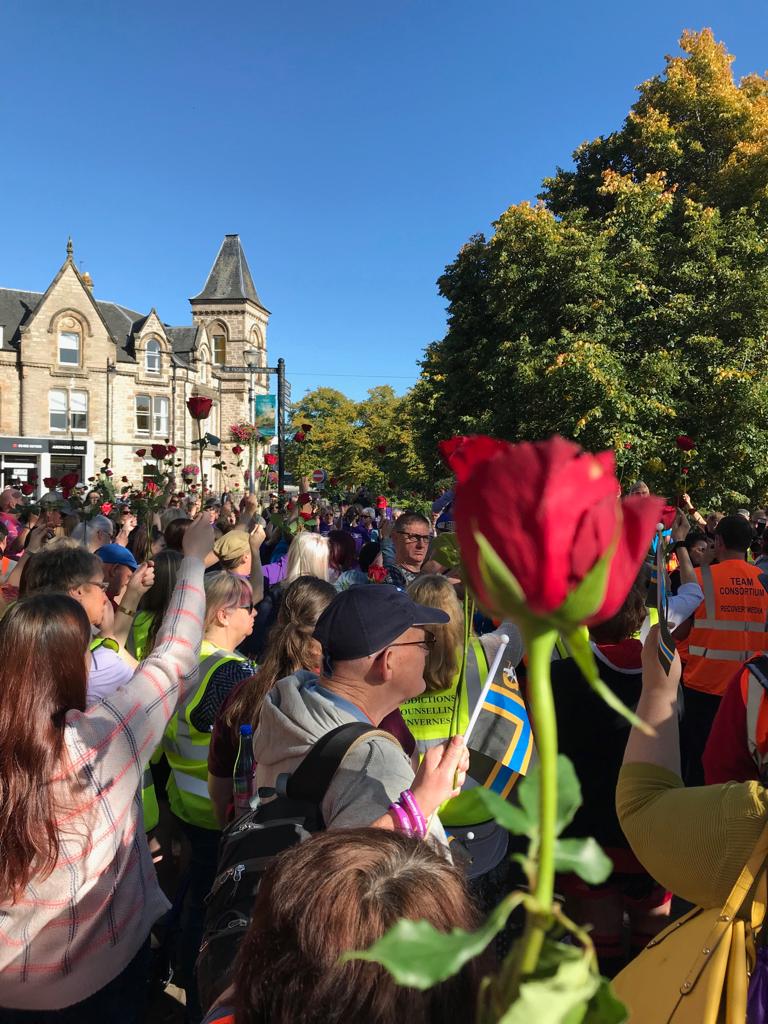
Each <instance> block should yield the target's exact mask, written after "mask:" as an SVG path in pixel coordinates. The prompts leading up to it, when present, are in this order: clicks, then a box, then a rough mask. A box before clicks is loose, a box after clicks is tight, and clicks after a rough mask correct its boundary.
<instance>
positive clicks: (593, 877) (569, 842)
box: [555, 837, 613, 885]
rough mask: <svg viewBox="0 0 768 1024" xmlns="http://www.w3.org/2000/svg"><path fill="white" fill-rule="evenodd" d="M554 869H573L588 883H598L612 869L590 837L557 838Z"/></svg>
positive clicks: (602, 880)
mask: <svg viewBox="0 0 768 1024" xmlns="http://www.w3.org/2000/svg"><path fill="white" fill-rule="evenodd" d="M555 869H556V870H557V871H564V872H565V871H568V872H570V871H573V872H574V873H575V874H577V875H578V876H579V878H583V879H584V881H585V882H589V884H590V885H600V883H601V882H604V881H605V880H606V878H608V876H609V875H610V873H611V871H612V870H613V863H612V861H611V859H610V857H607V856H606V855H605V854H604V853H603V851H602V849H601V848H600V845H599V843H598V842H597V841H596V840H595V839H592V838H591V837H590V838H589V839H558V840H556V842H555Z"/></svg>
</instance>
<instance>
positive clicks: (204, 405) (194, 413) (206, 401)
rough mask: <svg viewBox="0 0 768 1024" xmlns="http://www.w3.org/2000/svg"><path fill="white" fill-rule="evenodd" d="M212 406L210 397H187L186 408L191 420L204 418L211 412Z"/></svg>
mask: <svg viewBox="0 0 768 1024" xmlns="http://www.w3.org/2000/svg"><path fill="white" fill-rule="evenodd" d="M212 406H213V399H212V398H205V397H204V396H203V395H192V397H191V398H188V399H187V409H189V415H190V416H191V417H192V419H193V420H205V419H207V418H208V416H209V415H210V413H211V407H212Z"/></svg>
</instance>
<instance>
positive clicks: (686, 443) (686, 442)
mask: <svg viewBox="0 0 768 1024" xmlns="http://www.w3.org/2000/svg"><path fill="white" fill-rule="evenodd" d="M675 444H676V445H677V447H678V448H679V449H680V451H681V452H692V451H693V449H694V448H695V447H696V442H695V441H694V440H693V438H692V437H689V436H688V435H687V434H680V436H679V437H678V438H677V439H676V440H675Z"/></svg>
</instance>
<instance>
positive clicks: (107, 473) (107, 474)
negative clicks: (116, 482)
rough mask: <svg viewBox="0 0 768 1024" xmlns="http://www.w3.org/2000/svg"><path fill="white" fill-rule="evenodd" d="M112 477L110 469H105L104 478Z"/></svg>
mask: <svg viewBox="0 0 768 1024" xmlns="http://www.w3.org/2000/svg"><path fill="white" fill-rule="evenodd" d="M114 475H115V474H114V473H113V472H112V470H111V469H105V470H104V476H114Z"/></svg>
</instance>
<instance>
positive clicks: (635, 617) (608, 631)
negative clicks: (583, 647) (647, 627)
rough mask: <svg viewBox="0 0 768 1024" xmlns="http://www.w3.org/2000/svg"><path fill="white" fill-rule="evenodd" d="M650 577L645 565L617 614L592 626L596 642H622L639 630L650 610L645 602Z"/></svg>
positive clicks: (591, 633) (591, 629)
mask: <svg viewBox="0 0 768 1024" xmlns="http://www.w3.org/2000/svg"><path fill="white" fill-rule="evenodd" d="M648 578H649V572H648V569H647V568H646V567H645V566H643V567H642V568H641V569H640V572H639V573H638V576H637V579H636V580H635V582H634V583H633V584H632V587H631V588H630V591H629V593H628V594H627V596H626V597H625V598H624V604H623V605H622V606H621V608H619V610H618V611H617V612H616V614H615V615H612V616H611V618H610V619H606V621H605V622H601V623H600V624H599V625H597V626H590V628H589V635H590V636H591V637H592V639H593V640H594V641H595V643H598V644H620V643H621V641H622V640H626V639H627V638H628V637H630V636H634V635H635V633H637V632H638V630H639V629H640V628H641V626H642V625H643V622H644V621H645V616H646V614H647V612H648V608H647V607H646V603H645V599H646V595H647V593H648Z"/></svg>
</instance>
